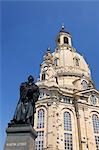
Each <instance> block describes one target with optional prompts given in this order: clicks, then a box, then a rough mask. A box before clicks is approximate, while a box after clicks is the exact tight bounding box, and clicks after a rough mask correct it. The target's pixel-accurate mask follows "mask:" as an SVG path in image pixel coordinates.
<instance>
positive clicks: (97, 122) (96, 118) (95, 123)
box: [92, 114, 99, 150]
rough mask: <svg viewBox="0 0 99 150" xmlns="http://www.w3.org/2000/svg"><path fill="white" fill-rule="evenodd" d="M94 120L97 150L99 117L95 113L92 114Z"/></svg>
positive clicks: (97, 149)
mask: <svg viewBox="0 0 99 150" xmlns="http://www.w3.org/2000/svg"><path fill="white" fill-rule="evenodd" d="M92 122H93V130H94V135H95V142H96V150H99V117H98V116H97V115H95V114H94V115H93V116H92Z"/></svg>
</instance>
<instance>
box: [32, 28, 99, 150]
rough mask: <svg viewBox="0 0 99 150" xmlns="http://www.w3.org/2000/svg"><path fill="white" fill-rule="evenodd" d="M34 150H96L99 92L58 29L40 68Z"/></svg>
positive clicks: (69, 37) (86, 67)
mask: <svg viewBox="0 0 99 150" xmlns="http://www.w3.org/2000/svg"><path fill="white" fill-rule="evenodd" d="M37 85H38V86H39V89H40V96H39V99H38V101H37V103H36V113H35V121H34V122H35V124H34V128H35V130H36V131H37V135H38V137H37V138H36V141H35V150H99V91H98V90H97V89H96V88H95V85H94V82H93V80H92V78H91V71H90V68H89V65H88V64H87V63H86V61H85V59H84V57H83V56H82V55H81V54H79V53H78V51H77V50H76V49H75V48H74V47H73V43H72V35H71V34H70V33H69V32H67V31H65V29H64V26H62V27H61V30H60V31H59V33H58V35H57V37H56V48H55V50H54V52H51V49H50V47H48V49H47V51H46V53H45V55H44V57H43V60H42V62H41V65H40V80H39V81H38V82H37Z"/></svg>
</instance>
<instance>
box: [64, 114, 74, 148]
mask: <svg viewBox="0 0 99 150" xmlns="http://www.w3.org/2000/svg"><path fill="white" fill-rule="evenodd" d="M64 148H65V150H73V145H72V124H71V115H70V113H69V112H64Z"/></svg>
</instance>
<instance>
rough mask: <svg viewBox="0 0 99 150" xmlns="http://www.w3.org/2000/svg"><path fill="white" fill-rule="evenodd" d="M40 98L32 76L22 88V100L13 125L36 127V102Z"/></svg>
mask: <svg viewBox="0 0 99 150" xmlns="http://www.w3.org/2000/svg"><path fill="white" fill-rule="evenodd" d="M38 97H39V88H38V86H37V85H35V84H34V78H33V77H32V76H31V75H30V76H29V77H28V81H27V82H24V83H22V84H21V86H20V100H19V102H18V104H17V107H16V111H15V114H14V117H13V120H12V121H11V124H31V125H32V126H34V113H35V112H36V109H35V102H37V100H38Z"/></svg>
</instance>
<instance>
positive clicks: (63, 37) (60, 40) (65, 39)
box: [56, 25, 72, 47]
mask: <svg viewBox="0 0 99 150" xmlns="http://www.w3.org/2000/svg"><path fill="white" fill-rule="evenodd" d="M71 38H72V37H71V34H70V33H69V32H67V31H65V27H64V25H62V26H61V30H60V32H59V34H58V36H57V37H56V45H57V47H61V46H62V47H67V46H70V47H72V41H71Z"/></svg>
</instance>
